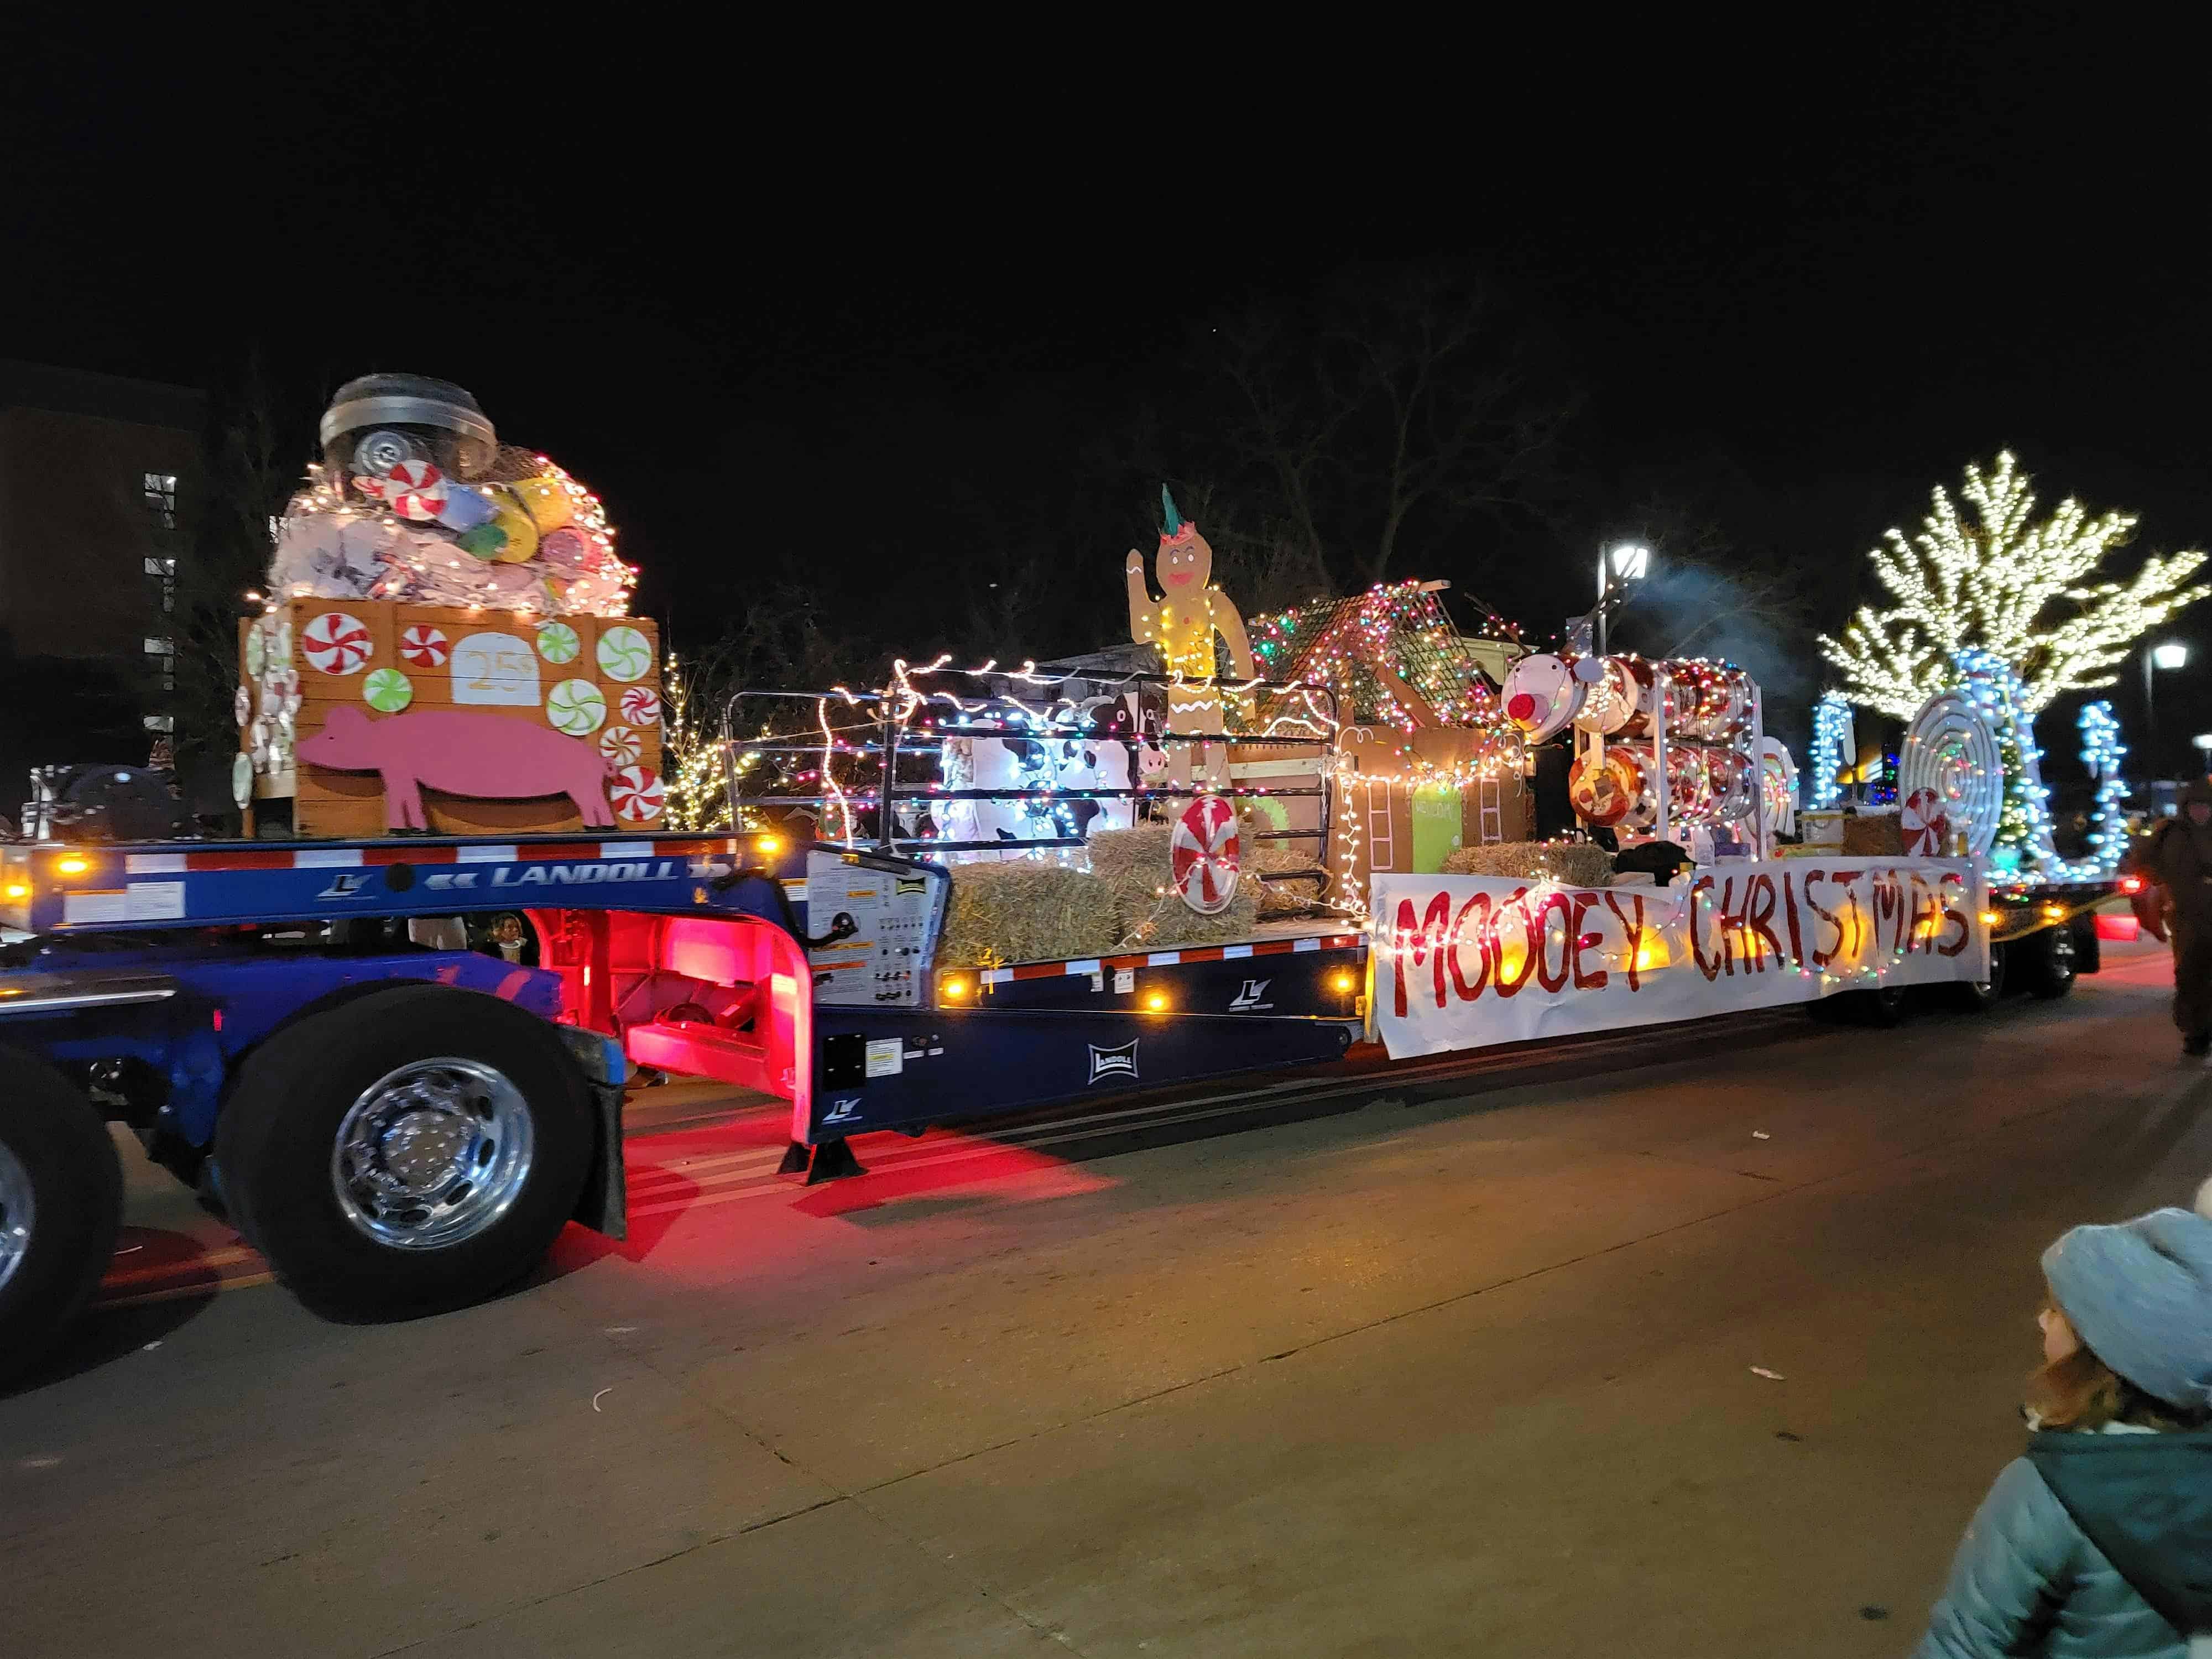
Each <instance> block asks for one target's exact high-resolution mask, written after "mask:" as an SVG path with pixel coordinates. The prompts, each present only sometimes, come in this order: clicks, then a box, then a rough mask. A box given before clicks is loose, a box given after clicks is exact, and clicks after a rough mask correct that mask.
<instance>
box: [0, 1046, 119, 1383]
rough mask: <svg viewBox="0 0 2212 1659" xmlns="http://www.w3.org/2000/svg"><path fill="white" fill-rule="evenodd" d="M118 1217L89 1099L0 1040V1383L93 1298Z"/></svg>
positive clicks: (115, 1183)
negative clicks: (6, 1046)
mask: <svg viewBox="0 0 2212 1659" xmlns="http://www.w3.org/2000/svg"><path fill="white" fill-rule="evenodd" d="M122 1219H123V1166H122V1164H121V1162H120V1160H118V1158H116V1156H115V1143H114V1142H113V1141H112V1140H111V1139H108V1136H107V1125H106V1123H105V1122H103V1121H101V1120H100V1114H99V1113H98V1112H97V1111H96V1110H94V1108H93V1104H92V1103H91V1102H90V1101H89V1100H88V1099H86V1098H85V1097H84V1095H83V1093H82V1091H79V1090H76V1089H75V1088H72V1087H71V1086H70V1083H69V1081H68V1079H65V1078H64V1077H63V1076H62V1074H61V1073H59V1072H57V1071H56V1070H54V1068H53V1067H52V1066H49V1065H47V1064H46V1062H45V1061H44V1060H40V1059H39V1058H37V1057H36V1056H35V1055H33V1054H25V1053H23V1052H22V1051H21V1050H20V1049H15V1048H0V1384H4V1383H7V1382H9V1380H10V1379H12V1378H14V1377H16V1376H21V1374H22V1373H23V1371H24V1370H25V1369H26V1368H27V1367H28V1366H29V1365H30V1364H32V1363H33V1361H34V1360H36V1359H37V1358H39V1357H40V1355H41V1354H43V1353H44V1352H46V1350H47V1348H48V1347H49V1346H52V1342H53V1340H54V1338H55V1337H56V1336H57V1335H58V1334H60V1333H61V1331H62V1330H63V1328H64V1327H66V1326H67V1325H68V1324H69V1322H70V1321H71V1320H72V1319H74V1318H76V1316H77V1314H78V1313H79V1312H80V1311H82V1309H83V1307H84V1304H86V1303H87V1302H88V1301H90V1300H91V1299H92V1293H93V1291H94V1289H95V1288H96V1287H97V1286H98V1285H99V1284H100V1274H101V1273H105V1272H106V1270H107V1264H108V1262H109V1261H112V1259H113V1258H114V1255H115V1230H116V1228H117V1227H118V1225H120V1224H121V1222H122Z"/></svg>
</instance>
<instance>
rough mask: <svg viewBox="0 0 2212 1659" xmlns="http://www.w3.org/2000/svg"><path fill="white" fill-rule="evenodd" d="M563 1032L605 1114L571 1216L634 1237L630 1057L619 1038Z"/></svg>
mask: <svg viewBox="0 0 2212 1659" xmlns="http://www.w3.org/2000/svg"><path fill="white" fill-rule="evenodd" d="M561 1036H562V1039H563V1040H564V1041H565V1042H567V1044H568V1052H569V1053H570V1054H573V1055H574V1057H575V1060H576V1063H577V1064H578V1065H579V1066H581V1067H582V1068H583V1073H584V1076H585V1077H586V1079H588V1080H589V1081H590V1083H591V1085H592V1106H593V1107H594V1108H595V1109H597V1111H598V1113H599V1126H598V1127H599V1133H598V1134H596V1135H595V1136H594V1137H593V1138H592V1164H591V1168H590V1169H589V1170H586V1172H585V1175H584V1187H583V1190H582V1191H581V1192H580V1193H578V1194H576V1207H575V1209H574V1212H571V1219H573V1220H574V1221H576V1222H577V1223H579V1224H580V1225H583V1226H586V1227H589V1228H590V1229H591V1230H592V1231H593V1232H596V1233H604V1234H605V1235H606V1237H609V1238H614V1239H623V1238H628V1237H629V1172H628V1170H625V1169H624V1167H623V1083H624V1081H625V1080H626V1079H628V1077H629V1062H628V1061H627V1060H624V1058H623V1051H622V1044H621V1043H620V1042H617V1041H616V1039H614V1038H613V1037H608V1036H600V1035H599V1033H597V1032H595V1031H583V1030H577V1029H576V1028H574V1026H564V1027H562V1031H561Z"/></svg>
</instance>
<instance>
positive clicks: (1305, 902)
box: [1243, 814, 1327, 921]
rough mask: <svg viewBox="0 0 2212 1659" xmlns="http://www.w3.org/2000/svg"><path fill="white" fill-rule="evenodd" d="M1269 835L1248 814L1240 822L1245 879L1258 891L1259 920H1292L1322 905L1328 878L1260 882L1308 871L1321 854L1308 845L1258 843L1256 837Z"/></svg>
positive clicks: (1308, 843)
mask: <svg viewBox="0 0 2212 1659" xmlns="http://www.w3.org/2000/svg"><path fill="white" fill-rule="evenodd" d="M1267 833H1268V826H1267V825H1266V824H1264V823H1261V822H1259V821H1258V820H1257V819H1256V818H1254V817H1250V816H1249V814H1248V815H1247V816H1246V817H1245V818H1244V820H1243V837H1244V877H1245V879H1246V880H1249V881H1250V882H1251V883H1252V884H1253V885H1254V886H1255V887H1256V888H1257V889H1258V890H1259V894H1258V896H1259V900H1260V919H1261V921H1266V920H1267V919H1268V918H1269V917H1272V916H1295V915H1300V914H1302V913H1303V912H1304V911H1305V910H1307V909H1309V908H1311V907H1312V906H1314V905H1316V904H1318V903H1319V902H1321V895H1322V886H1323V884H1325V882H1326V881H1327V878H1326V877H1323V876H1308V877H1305V878H1303V879H1301V880H1298V881H1263V880H1261V878H1262V877H1264V876H1267V875H1270V874H1272V873H1273V872H1277V871H1280V870H1310V869H1312V868H1313V867H1314V866H1316V865H1317V864H1319V863H1320V862H1321V854H1319V853H1318V852H1316V850H1315V844H1314V843H1313V842H1310V841H1291V842H1275V841H1259V840H1255V837H1256V836H1263V835H1266V834H1267Z"/></svg>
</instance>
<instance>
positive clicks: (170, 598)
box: [146, 553, 177, 616]
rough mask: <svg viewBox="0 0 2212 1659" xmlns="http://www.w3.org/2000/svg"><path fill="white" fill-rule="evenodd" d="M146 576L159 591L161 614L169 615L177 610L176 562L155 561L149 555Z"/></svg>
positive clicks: (170, 560) (168, 560)
mask: <svg viewBox="0 0 2212 1659" xmlns="http://www.w3.org/2000/svg"><path fill="white" fill-rule="evenodd" d="M146 574H147V575H148V576H149V578H151V579H152V580H153V583H154V586H155V587H157V588H159V589H160V590H161V614H162V615H163V616H168V615H170V614H171V613H173V611H175V610H176V608H177V562H176V561H175V560H174V559H157V558H155V556H153V555H152V554H150V553H149V554H148V555H147V556H146Z"/></svg>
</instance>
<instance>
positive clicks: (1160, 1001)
mask: <svg viewBox="0 0 2212 1659" xmlns="http://www.w3.org/2000/svg"><path fill="white" fill-rule="evenodd" d="M1145 1006H1146V1007H1147V1008H1149V1009H1151V1010H1152V1012H1154V1013H1156V1014H1157V1013H1158V1012H1160V1010H1161V1009H1163V1008H1164V1007H1166V1006H1168V1000H1167V999H1166V998H1165V997H1164V996H1162V995H1161V994H1159V993H1158V991H1155V992H1153V993H1152V995H1150V996H1148V997H1146V999H1145Z"/></svg>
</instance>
